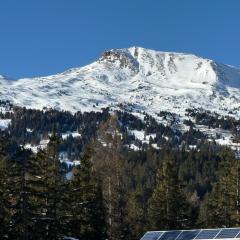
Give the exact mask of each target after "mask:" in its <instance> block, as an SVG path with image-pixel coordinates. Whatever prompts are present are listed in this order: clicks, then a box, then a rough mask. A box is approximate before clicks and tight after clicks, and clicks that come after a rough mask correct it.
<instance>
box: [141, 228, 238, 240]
mask: <svg viewBox="0 0 240 240" xmlns="http://www.w3.org/2000/svg"><path fill="white" fill-rule="evenodd" d="M193 239H202V240H204V239H218V240H219V239H239V240H240V228H219V229H200V230H176V231H156V232H147V233H145V235H144V236H143V237H142V238H141V240H193Z"/></svg>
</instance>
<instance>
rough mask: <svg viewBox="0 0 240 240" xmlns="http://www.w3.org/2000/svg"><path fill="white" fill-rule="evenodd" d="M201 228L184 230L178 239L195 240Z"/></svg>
mask: <svg viewBox="0 0 240 240" xmlns="http://www.w3.org/2000/svg"><path fill="white" fill-rule="evenodd" d="M199 232H200V230H184V231H182V232H181V234H180V235H179V236H178V237H177V238H176V240H193V239H195V237H196V236H197V235H198V233H199Z"/></svg>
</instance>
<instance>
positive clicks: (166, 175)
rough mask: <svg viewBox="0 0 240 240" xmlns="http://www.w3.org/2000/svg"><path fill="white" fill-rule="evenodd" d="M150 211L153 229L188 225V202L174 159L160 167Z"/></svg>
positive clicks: (150, 202) (179, 227) (178, 227)
mask: <svg viewBox="0 0 240 240" xmlns="http://www.w3.org/2000/svg"><path fill="white" fill-rule="evenodd" d="M148 212H149V220H150V227H151V228H152V229H155V230H159V229H160V230H164V229H181V228H186V227H187V226H188V214H189V208H188V203H187V201H186V197H185V195H184V192H183V190H182V188H181V185H180V183H179V180H178V175H177V171H176V168H175V166H174V162H173V160H172V159H169V160H168V161H166V162H165V163H164V165H163V167H162V168H160V169H159V172H158V176H157V186H156V188H155V189H154V191H153V194H152V197H151V199H150V201H149V209H148Z"/></svg>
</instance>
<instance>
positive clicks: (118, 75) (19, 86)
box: [0, 47, 240, 117]
mask: <svg viewBox="0 0 240 240" xmlns="http://www.w3.org/2000/svg"><path fill="white" fill-rule="evenodd" d="M0 100H10V101H11V102H12V103H13V104H15V105H19V106H25V107H27V108H37V109H42V108H43V107H52V108H56V109H64V110H70V111H74V112H75V111H78V110H81V111H90V110H98V109H101V108H103V107H107V106H111V107H117V106H119V104H121V106H129V107H130V108H132V110H133V112H137V111H145V112H147V113H149V114H152V115H155V116H156V114H157V113H159V112H160V111H170V112H174V113H177V114H180V116H184V115H185V110H186V109H187V108H203V109H205V110H213V111H215V112H217V113H220V114H223V115H225V114H229V113H231V114H233V115H234V116H236V117H237V116H240V69H239V68H235V67H232V66H228V65H224V64H220V63H216V62H214V61H212V60H209V59H204V58H201V57H198V56H195V55H191V54H183V53H171V52H158V51H153V50H148V49H144V48H140V47H131V48H128V49H114V50H110V51H106V52H104V53H103V54H102V56H101V57H100V58H99V59H98V60H97V61H96V62H93V63H92V64H90V65H87V66H85V67H81V68H75V69H70V70H68V71H66V72H63V73H60V74H57V75H53V76H48V77H39V78H24V79H19V80H11V79H8V78H6V77H4V76H1V75H0Z"/></svg>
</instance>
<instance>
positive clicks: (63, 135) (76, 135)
mask: <svg viewBox="0 0 240 240" xmlns="http://www.w3.org/2000/svg"><path fill="white" fill-rule="evenodd" d="M69 136H72V137H73V138H77V137H81V134H80V133H78V132H77V131H75V132H67V133H63V134H62V139H63V140H65V139H67V138H68V137H69Z"/></svg>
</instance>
